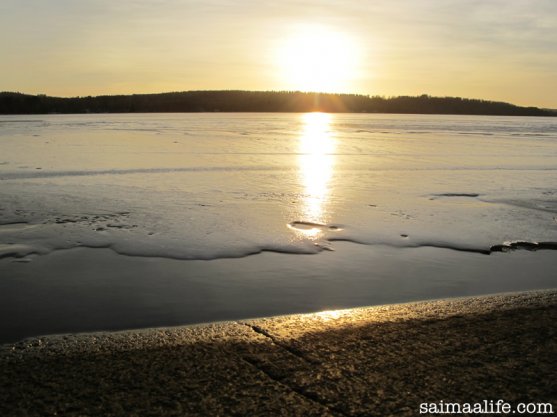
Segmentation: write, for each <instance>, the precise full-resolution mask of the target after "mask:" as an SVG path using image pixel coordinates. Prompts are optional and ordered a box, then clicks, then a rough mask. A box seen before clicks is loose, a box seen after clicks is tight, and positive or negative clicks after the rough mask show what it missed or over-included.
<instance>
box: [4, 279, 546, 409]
mask: <svg viewBox="0 0 557 417" xmlns="http://www.w3.org/2000/svg"><path fill="white" fill-rule="evenodd" d="M556 323H557V291H555V290H550V291H538V292H528V293H519V294H503V295H497V296H487V297H475V298H463V299H449V300H440V301H431V302H421V303H409V304H400V305H389V306H380V307H370V308H360V309H352V310H343V311H333V312H322V313H317V314H309V315H293V316H284V317H274V318H267V319H258V320H249V321H245V322H228V323H216V324H210V325H202V326H191V327H176V328H163V329H147V330H134V331H125V332H114V333H90V334H77V335H60V336H46V337H39V338H33V339H28V340H25V341H22V342H19V343H15V344H7V345H2V346H1V347H0V415H2V416H43V415H59V416H186V415H200V416H201V415H209V416H221V415H222V416H224V415H237V416H257V415H261V416H271V415H272V416H274V415H278V416H292V415H294V416H295V415H304V416H327V415H337V416H368V415H371V416H372V415H401V416H402V415H417V414H419V404H420V403H423V402H439V401H440V400H444V401H452V402H461V403H464V402H478V401H482V400H497V399H503V400H505V401H507V402H509V403H512V404H516V403H518V402H551V403H553V406H554V407H555V405H556V401H557V398H556V397H557V383H556V379H555V375H557V361H556V358H557V338H556V336H557V324H556Z"/></svg>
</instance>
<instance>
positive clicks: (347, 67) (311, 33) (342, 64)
mask: <svg viewBox="0 0 557 417" xmlns="http://www.w3.org/2000/svg"><path fill="white" fill-rule="evenodd" d="M276 60H277V63H276V65H277V67H278V68H279V77H280V78H281V79H282V83H283V84H284V85H286V86H287V88H288V89H292V90H300V91H319V92H343V91H349V90H350V89H352V88H354V87H353V84H354V79H355V78H356V73H357V67H358V48H357V47H356V43H355V41H354V40H352V39H350V38H349V37H348V36H346V35H344V34H341V33H336V32H333V31H331V30H327V29H324V28H319V27H307V28H305V29H304V30H301V31H299V32H298V33H295V34H293V35H292V36H291V37H290V38H287V39H286V40H285V41H284V42H283V43H282V44H281V45H280V47H279V48H278V50H277V54H276Z"/></svg>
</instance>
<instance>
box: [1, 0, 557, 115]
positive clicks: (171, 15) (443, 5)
mask: <svg viewBox="0 0 557 417" xmlns="http://www.w3.org/2000/svg"><path fill="white" fill-rule="evenodd" d="M0 56H1V58H0V91H20V92H25V93H32V94H37V93H44V94H49V95H57V96H76V95H81V96H83V95H98V94H120V93H122V94H129V93H150V92H165V91H184V90H209V89H211V90H212V89H215V90H220V89H246V90H302V91H313V90H323V91H330V92H350V93H360V94H370V95H387V96H391V95H417V94H423V93H425V94H430V95H436V96H461V97H469V98H483V99H492V100H502V101H508V102H512V103H515V104H519V105H533V106H540V107H552V108H557V94H555V93H554V92H555V91H557V0H504V1H503V0H338V1H337V0H322V1H317V0H312V1H294V0H282V1H277V0H273V1H267V0H246V1H240V0H118V1H116V0H2V1H1V2H0Z"/></svg>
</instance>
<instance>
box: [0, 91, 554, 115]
mask: <svg viewBox="0 0 557 417" xmlns="http://www.w3.org/2000/svg"><path fill="white" fill-rule="evenodd" d="M219 111H220V112H308V111H322V112H332V113H415V114H476V115H508V116H557V110H548V109H540V108H537V107H519V106H515V105H513V104H509V103H503V102H496V101H487V100H476V99H465V98H459V97H431V96H428V95H421V96H417V97H409V96H400V97H381V96H365V95H357V94H325V93H303V92H299V91H236V90H230V91H185V92H175V93H161V94H133V95H114V96H97V97H91V96H88V97H71V98H62V97H49V96H46V95H43V94H39V95H29V94H21V93H12V92H1V93H0V114H46V113H156V112H160V113H162V112H219Z"/></svg>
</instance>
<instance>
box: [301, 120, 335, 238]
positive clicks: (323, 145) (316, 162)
mask: <svg viewBox="0 0 557 417" xmlns="http://www.w3.org/2000/svg"><path fill="white" fill-rule="evenodd" d="M302 121H303V132H302V135H301V136H300V143H299V152H300V155H299V161H298V162H299V166H300V174H301V180H302V184H303V186H304V195H305V197H304V205H303V210H302V214H303V218H304V220H306V221H309V222H313V223H316V224H322V223H327V220H328V219H327V216H326V213H325V211H326V210H325V207H324V205H325V203H326V201H327V199H328V195H329V182H330V180H331V177H332V174H333V169H334V162H335V160H334V158H335V156H334V151H335V147H336V142H335V138H334V136H333V135H332V133H331V132H330V124H331V115H330V114H325V113H305V114H304V115H303V116H302ZM302 232H303V234H304V235H306V236H309V237H317V236H318V235H320V234H321V233H322V230H321V229H320V228H308V229H307V230H302Z"/></svg>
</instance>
